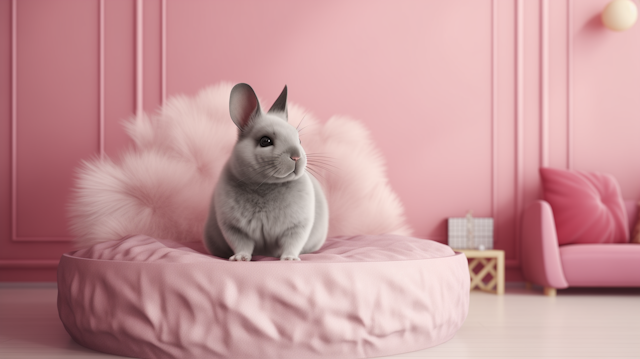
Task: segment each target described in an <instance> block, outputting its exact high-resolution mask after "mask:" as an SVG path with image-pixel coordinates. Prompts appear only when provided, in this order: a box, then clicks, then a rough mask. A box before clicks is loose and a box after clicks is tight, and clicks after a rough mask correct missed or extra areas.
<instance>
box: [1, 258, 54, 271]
mask: <svg viewBox="0 0 640 359" xmlns="http://www.w3.org/2000/svg"><path fill="white" fill-rule="evenodd" d="M58 263H60V260H58V259H0V269H56V268H58Z"/></svg>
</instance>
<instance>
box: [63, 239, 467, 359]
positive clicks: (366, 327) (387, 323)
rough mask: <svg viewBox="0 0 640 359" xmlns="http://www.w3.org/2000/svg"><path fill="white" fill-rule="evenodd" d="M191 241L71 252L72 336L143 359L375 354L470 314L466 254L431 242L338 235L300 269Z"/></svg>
mask: <svg viewBox="0 0 640 359" xmlns="http://www.w3.org/2000/svg"><path fill="white" fill-rule="evenodd" d="M183 245H184V244H179V243H175V242H171V241H164V240H157V239H154V238H151V237H148V236H143V235H136V236H131V237H128V238H124V239H123V240H120V241H111V242H104V243H100V244H97V245H94V246H93V247H89V248H86V249H83V250H79V251H76V252H71V253H67V254H64V255H63V256H62V259H61V261H60V265H59V267H58V312H59V314H60V319H61V320H62V322H63V324H64V326H65V328H66V330H67V332H69V334H70V335H71V337H72V338H73V339H74V340H75V341H76V342H78V343H79V344H81V345H84V346H86V347H88V348H91V349H94V350H98V351H102V352H106V353H111V354H117V355H123V356H132V357H138V358H364V357H377V356H385V355H392V354H398V353H403V352H410V351H415V350H420V349H425V348H429V347H432V346H435V345H438V344H440V343H443V342H445V341H447V340H449V339H451V338H452V337H453V336H454V334H455V333H456V331H457V330H458V329H459V328H460V326H461V325H462V323H463V322H464V320H465V318H466V316H467V312H468V308H469V271H468V266H467V260H466V257H465V256H464V255H463V254H460V253H455V252H453V250H451V248H449V247H448V246H445V245H443V244H440V243H437V242H434V241H430V240H425V239H416V238H410V237H402V236H396V235H380V236H355V237H338V238H330V239H328V240H327V243H326V244H325V245H324V246H323V248H321V249H320V250H319V251H317V252H316V253H313V254H305V255H301V256H300V257H301V259H302V261H300V262H281V261H276V260H273V259H272V258H258V260H256V261H252V262H230V261H228V260H225V259H221V258H217V257H212V256H210V255H208V254H203V253H200V252H198V251H196V250H194V249H192V248H187V247H184V246H183ZM197 247H199V248H198V249H199V250H201V251H202V246H201V245H198V246H197Z"/></svg>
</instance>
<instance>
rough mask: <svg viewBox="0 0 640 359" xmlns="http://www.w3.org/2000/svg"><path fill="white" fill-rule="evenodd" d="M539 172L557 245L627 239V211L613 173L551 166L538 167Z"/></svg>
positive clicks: (621, 241) (615, 241)
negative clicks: (550, 213) (549, 209)
mask: <svg viewBox="0 0 640 359" xmlns="http://www.w3.org/2000/svg"><path fill="white" fill-rule="evenodd" d="M540 175H541V176H542V184H543V187H544V199H545V200H546V201H547V202H549V204H550V205H551V209H552V210H553V217H554V219H555V222H556V230H557V233H558V243H559V244H560V245H563V244H572V243H625V242H628V241H629V224H628V223H627V222H628V218H627V212H626V209H625V204H624V201H623V200H622V196H621V195H620V187H619V186H618V183H617V182H616V180H615V178H613V176H611V175H607V174H602V173H595V172H585V171H569V170H559V169H553V168H541V169H540Z"/></svg>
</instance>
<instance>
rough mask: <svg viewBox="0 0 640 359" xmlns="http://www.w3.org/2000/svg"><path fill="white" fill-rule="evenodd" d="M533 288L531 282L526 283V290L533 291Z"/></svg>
mask: <svg viewBox="0 0 640 359" xmlns="http://www.w3.org/2000/svg"><path fill="white" fill-rule="evenodd" d="M532 288H533V284H531V282H524V289H526V290H531V289H532Z"/></svg>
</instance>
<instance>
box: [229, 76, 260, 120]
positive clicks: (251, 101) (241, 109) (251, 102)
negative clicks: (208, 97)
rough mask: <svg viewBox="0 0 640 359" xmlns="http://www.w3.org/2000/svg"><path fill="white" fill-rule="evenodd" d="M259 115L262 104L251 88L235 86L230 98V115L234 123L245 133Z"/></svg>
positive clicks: (242, 84) (241, 85)
mask: <svg viewBox="0 0 640 359" xmlns="http://www.w3.org/2000/svg"><path fill="white" fill-rule="evenodd" d="M259 113H260V103H259V102H258V97H257V96H256V93H255V92H254V91H253V89H252V88H251V86H249V85H247V84H245V83H240V84H237V85H235V86H233V89H232V90H231V96H230V97H229V114H231V119H232V120H233V123H235V124H236V126H238V128H239V129H240V130H242V131H244V130H245V129H246V128H247V127H248V126H249V125H250V124H251V121H253V119H254V118H255V117H256V116H257V115H258V114H259Z"/></svg>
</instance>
